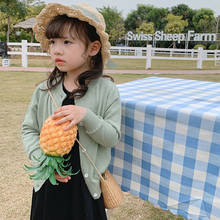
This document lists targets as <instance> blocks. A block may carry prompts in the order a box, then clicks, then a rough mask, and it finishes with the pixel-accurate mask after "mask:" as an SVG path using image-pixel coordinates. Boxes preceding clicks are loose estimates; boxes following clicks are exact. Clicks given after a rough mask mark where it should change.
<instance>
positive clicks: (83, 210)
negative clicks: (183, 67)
mask: <svg viewBox="0 0 220 220" xmlns="http://www.w3.org/2000/svg"><path fill="white" fill-rule="evenodd" d="M63 89H64V92H65V93H66V94H67V97H66V99H65V100H64V101H63V103H62V105H70V104H74V100H73V99H70V98H69V95H70V93H69V92H68V91H67V90H66V89H65V88H64V87H63ZM69 154H71V159H70V162H71V166H72V170H73V173H75V172H77V171H78V170H80V169H81V168H80V158H79V146H78V143H76V142H75V144H74V147H73V148H72V150H71V152H70V153H69ZM69 154H68V155H66V157H67V156H69ZM30 219H31V220H106V219H107V217H106V212H105V207H104V202H103V197H102V196H101V197H100V198H99V199H97V200H94V199H93V198H92V196H91V195H90V193H89V191H88V188H87V186H86V184H85V181H84V178H83V176H82V173H81V171H80V172H79V173H78V174H77V175H72V176H71V180H69V181H68V182H67V183H61V182H59V185H57V186H54V185H52V184H51V183H50V182H49V181H48V180H47V181H46V182H45V183H44V184H43V186H42V187H41V189H40V190H39V191H37V192H34V190H33V196H32V207H31V217H30Z"/></svg>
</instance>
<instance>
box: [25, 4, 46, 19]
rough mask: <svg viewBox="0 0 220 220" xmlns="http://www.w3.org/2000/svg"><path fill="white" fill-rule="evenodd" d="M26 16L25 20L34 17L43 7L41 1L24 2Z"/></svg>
mask: <svg viewBox="0 0 220 220" xmlns="http://www.w3.org/2000/svg"><path fill="white" fill-rule="evenodd" d="M26 7H27V16H26V18H31V17H36V16H37V15H38V14H39V13H40V12H41V10H42V9H43V8H44V7H45V3H44V2H43V1H41V0H26Z"/></svg>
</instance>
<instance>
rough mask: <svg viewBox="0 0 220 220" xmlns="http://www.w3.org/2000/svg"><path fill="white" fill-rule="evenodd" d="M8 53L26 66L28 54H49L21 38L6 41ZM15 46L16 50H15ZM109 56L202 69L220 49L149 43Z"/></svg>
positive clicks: (219, 57) (216, 58) (216, 57)
mask: <svg viewBox="0 0 220 220" xmlns="http://www.w3.org/2000/svg"><path fill="white" fill-rule="evenodd" d="M8 47H9V51H8V55H21V59H22V66H23V67H27V66H28V56H49V54H48V53H44V52H42V51H40V52H29V51H28V47H38V48H40V44H39V43H28V42H27V41H26V40H22V42H21V43H11V42H9V43H8ZM16 48H17V50H18V51H15V49H16ZM110 51H111V58H116V59H123V58H126V59H127V58H129V59H145V60H146V66H145V68H146V69H150V68H151V63H152V60H153V59H160V60H191V61H192V60H194V61H196V63H197V65H196V68H197V69H202V63H203V61H204V60H209V61H214V64H215V65H217V63H219V62H220V50H203V48H201V47H200V48H199V49H198V50H195V49H173V48H154V47H152V46H151V45H147V47H111V49H110Z"/></svg>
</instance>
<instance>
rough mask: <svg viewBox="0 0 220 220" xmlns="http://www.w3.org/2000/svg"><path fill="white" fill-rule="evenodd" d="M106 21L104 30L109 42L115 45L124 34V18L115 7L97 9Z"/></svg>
mask: <svg viewBox="0 0 220 220" xmlns="http://www.w3.org/2000/svg"><path fill="white" fill-rule="evenodd" d="M98 10H99V12H100V13H101V14H102V15H103V17H104V19H105V22H106V32H107V33H108V34H109V40H110V42H111V44H113V45H115V44H117V43H118V42H120V40H121V39H123V38H124V36H125V28H124V20H123V18H122V15H121V12H118V11H117V9H116V8H110V7H103V8H101V9H98Z"/></svg>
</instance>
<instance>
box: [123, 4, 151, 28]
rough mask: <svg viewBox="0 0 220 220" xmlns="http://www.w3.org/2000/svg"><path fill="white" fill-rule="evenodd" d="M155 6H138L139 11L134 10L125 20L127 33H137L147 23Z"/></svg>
mask: <svg viewBox="0 0 220 220" xmlns="http://www.w3.org/2000/svg"><path fill="white" fill-rule="evenodd" d="M153 8H154V6H152V5H143V4H138V8H137V10H133V11H132V12H131V13H129V14H128V16H127V18H126V19H125V29H126V31H135V30H136V28H138V27H140V25H141V24H142V23H143V22H147V21H148V19H147V17H148V13H150V11H152V10H153Z"/></svg>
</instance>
